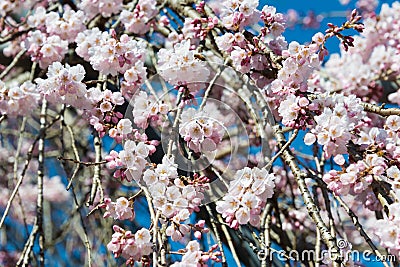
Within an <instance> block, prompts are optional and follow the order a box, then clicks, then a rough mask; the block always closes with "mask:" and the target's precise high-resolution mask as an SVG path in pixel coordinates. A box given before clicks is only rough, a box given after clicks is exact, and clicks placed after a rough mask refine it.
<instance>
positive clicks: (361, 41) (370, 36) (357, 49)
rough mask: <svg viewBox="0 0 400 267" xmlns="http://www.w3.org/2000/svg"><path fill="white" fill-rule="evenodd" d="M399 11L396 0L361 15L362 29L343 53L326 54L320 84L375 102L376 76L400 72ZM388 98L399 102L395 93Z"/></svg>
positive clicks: (379, 92) (378, 87)
mask: <svg viewBox="0 0 400 267" xmlns="http://www.w3.org/2000/svg"><path fill="white" fill-rule="evenodd" d="M361 2H365V3H366V2H371V1H359V3H361ZM368 5H370V3H369V4H368ZM373 9H374V8H373ZM399 14H400V3H398V2H394V3H393V4H392V7H390V6H389V5H388V4H382V9H381V12H380V14H379V16H372V17H368V18H365V19H364V21H363V24H364V25H365V29H364V30H363V32H362V33H361V34H360V35H356V36H354V47H350V48H349V50H348V52H347V53H345V52H344V51H343V49H342V51H341V55H338V54H333V55H331V56H330V58H329V60H328V61H327V63H326V64H325V68H324V71H323V73H320V75H319V82H320V87H322V88H323V89H324V90H326V91H329V92H330V91H335V92H342V93H343V94H345V95H351V94H355V95H357V96H358V97H360V98H361V99H362V100H363V101H370V100H372V101H374V102H379V101H380V100H381V97H382V93H383V89H382V87H381V85H380V83H379V82H377V79H378V77H385V76H387V75H389V74H390V75H389V78H390V79H391V77H395V76H396V75H398V74H399V73H400V64H399V60H400V59H399V58H400V54H399V53H398V50H399V45H400V37H399V36H398V29H399V27H400V26H399V19H400V15H399ZM389 100H390V101H391V102H394V103H398V104H399V103H400V94H399V92H395V93H392V94H391V95H389Z"/></svg>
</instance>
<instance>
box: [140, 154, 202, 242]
mask: <svg viewBox="0 0 400 267" xmlns="http://www.w3.org/2000/svg"><path fill="white" fill-rule="evenodd" d="M177 167H178V165H177V164H175V163H174V159H173V158H168V157H167V156H164V158H163V160H162V163H161V164H158V165H157V167H155V168H149V169H147V170H146V171H145V172H144V174H143V181H144V182H145V183H146V186H147V187H148V188H149V192H150V194H151V196H152V198H153V205H154V207H156V208H157V209H158V210H160V211H161V213H162V214H163V216H165V217H166V218H168V219H170V221H171V222H172V223H171V225H170V226H169V227H168V228H167V230H166V231H167V235H168V236H171V237H172V239H173V240H180V239H181V238H182V237H183V235H184V234H186V233H189V232H190V226H189V225H185V224H181V222H184V221H186V220H187V219H188V218H189V216H190V214H191V213H192V212H194V211H198V210H199V205H200V204H201V201H202V200H203V198H204V194H203V193H202V192H204V190H206V189H208V186H209V185H208V179H207V178H206V177H204V176H200V177H199V176H198V175H194V177H193V178H191V179H190V178H188V180H186V181H185V182H184V181H183V180H181V179H180V178H178V171H177Z"/></svg>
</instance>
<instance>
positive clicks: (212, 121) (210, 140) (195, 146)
mask: <svg viewBox="0 0 400 267" xmlns="http://www.w3.org/2000/svg"><path fill="white" fill-rule="evenodd" d="M205 110H209V109H208V108H205V109H204V110H201V111H198V110H196V109H194V108H188V109H185V110H184V111H183V112H182V115H181V124H180V126H179V134H180V135H181V136H182V138H183V139H184V140H185V141H186V143H187V145H188V147H189V148H190V149H192V150H193V151H194V152H196V153H199V152H201V151H203V152H210V151H214V150H215V149H216V148H217V145H218V144H219V143H220V142H221V140H222V137H223V134H224V129H223V128H222V126H221V122H220V120H218V119H217V118H214V117H213V114H212V113H209V112H207V111H205Z"/></svg>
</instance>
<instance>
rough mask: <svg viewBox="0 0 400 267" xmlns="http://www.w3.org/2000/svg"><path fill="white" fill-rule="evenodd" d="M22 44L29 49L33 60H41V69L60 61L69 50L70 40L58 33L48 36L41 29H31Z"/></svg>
mask: <svg viewBox="0 0 400 267" xmlns="http://www.w3.org/2000/svg"><path fill="white" fill-rule="evenodd" d="M21 46H22V48H24V49H26V50H27V52H28V54H29V55H30V56H31V59H32V61H35V62H39V67H40V68H41V69H45V68H47V67H48V66H49V65H50V64H52V63H53V62H58V63H60V61H61V60H62V59H63V58H64V56H65V54H66V53H67V52H68V41H66V40H62V39H61V38H60V36H58V35H52V36H48V35H47V34H45V33H43V32H41V31H39V30H36V31H30V32H29V33H28V36H27V38H26V39H25V41H24V42H22V44H21Z"/></svg>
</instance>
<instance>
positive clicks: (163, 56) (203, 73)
mask: <svg viewBox="0 0 400 267" xmlns="http://www.w3.org/2000/svg"><path fill="white" fill-rule="evenodd" d="M195 54H196V52H195V51H194V50H192V49H191V45H190V41H189V40H183V41H182V42H180V43H177V44H175V45H174V47H173V49H165V48H162V49H160V51H158V54H157V55H158V68H159V73H160V75H161V77H163V78H164V79H165V80H166V81H167V82H168V83H170V84H172V85H177V86H181V85H182V86H186V87H187V88H188V89H189V90H190V91H191V92H195V91H197V90H199V89H201V87H202V86H203V84H204V83H205V82H207V78H208V76H209V75H210V71H209V70H208V68H207V64H206V63H205V62H203V61H201V60H199V59H197V58H196V57H195Z"/></svg>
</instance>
